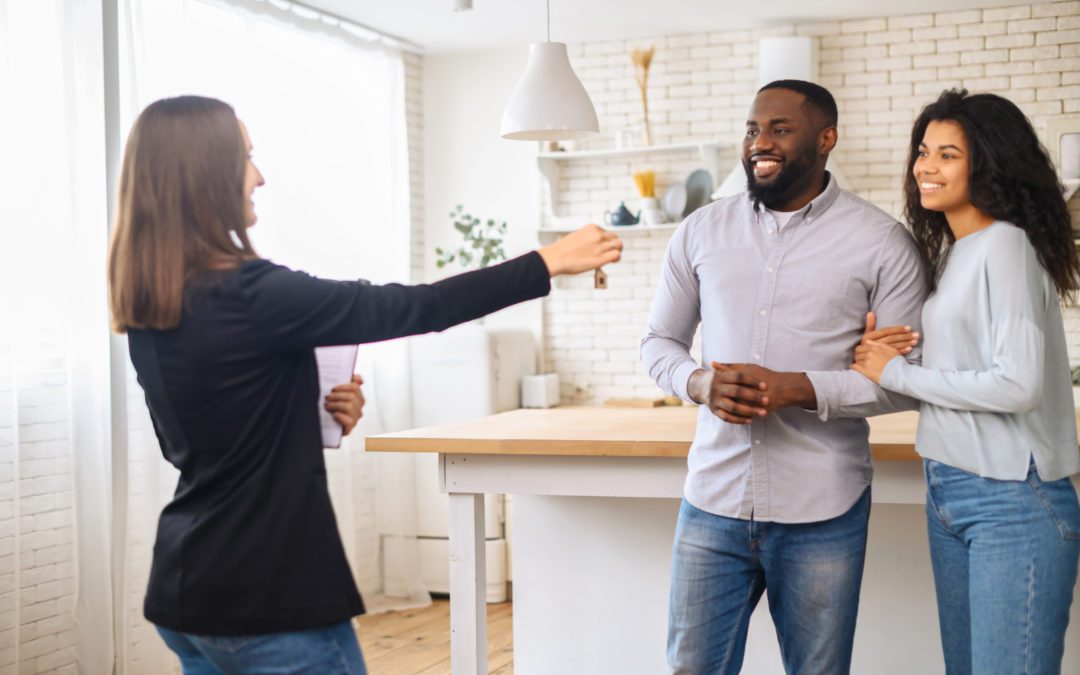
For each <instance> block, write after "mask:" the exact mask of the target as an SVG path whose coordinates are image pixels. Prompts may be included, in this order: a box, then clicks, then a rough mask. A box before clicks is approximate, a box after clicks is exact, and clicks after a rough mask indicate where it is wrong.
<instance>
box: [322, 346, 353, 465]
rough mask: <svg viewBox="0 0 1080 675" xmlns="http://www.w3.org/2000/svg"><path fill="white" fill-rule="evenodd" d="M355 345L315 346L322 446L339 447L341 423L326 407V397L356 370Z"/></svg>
mask: <svg viewBox="0 0 1080 675" xmlns="http://www.w3.org/2000/svg"><path fill="white" fill-rule="evenodd" d="M356 352H357V345H339V346H334V347H316V348H315V363H316V364H317V366H318V369H319V422H320V424H321V426H322V444H323V447H324V448H340V447H341V435H342V434H341V432H342V428H341V425H340V424H338V421H337V420H335V419H334V416H333V415H331V414H330V412H329V411H327V409H326V407H325V406H326V397H327V396H329V395H330V392H331V391H332V390H333V389H334V387H336V386H338V385H339V384H348V383H349V382H352V376H353V372H354V371H355V370H356Z"/></svg>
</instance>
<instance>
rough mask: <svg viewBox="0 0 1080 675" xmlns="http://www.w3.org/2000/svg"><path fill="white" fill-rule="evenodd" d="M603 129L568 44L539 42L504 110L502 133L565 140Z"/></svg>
mask: <svg viewBox="0 0 1080 675" xmlns="http://www.w3.org/2000/svg"><path fill="white" fill-rule="evenodd" d="M599 132H600V123H599V122H598V121H597V119H596V110H594V109H593V105H592V101H590V100H589V95H588V94H587V93H586V92H585V87H583V86H581V81H580V80H578V78H577V75H575V74H574V69H573V68H571V67H570V58H569V57H568V56H567V54H566V45H565V44H563V43H562V42H537V43H534V44H533V45H532V46H530V47H529V63H528V65H526V66H525V73H524V74H523V75H522V76H521V79H520V80H518V83H517V86H516V87H514V91H513V93H511V94H510V100H509V101H508V102H507V104H506V111H505V112H504V113H503V120H502V137H503V138H508V139H511V140H515V141H561V140H576V139H579V138H587V137H589V136H592V135H595V134H597V133H599Z"/></svg>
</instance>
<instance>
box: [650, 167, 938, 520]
mask: <svg viewBox="0 0 1080 675" xmlns="http://www.w3.org/2000/svg"><path fill="white" fill-rule="evenodd" d="M925 292H926V291H925V283H924V279H923V274H922V265H921V262H920V260H919V257H918V254H917V252H916V250H915V246H914V242H913V241H912V239H911V237H910V235H909V234H908V233H907V231H906V230H905V229H904V228H903V226H901V225H900V224H899V223H897V222H896V221H895V220H894V219H892V218H891V217H889V215H888V214H886V213H885V212H883V211H881V210H880V209H878V208H877V207H875V206H873V205H872V204H870V203H868V202H866V201H864V200H863V199H860V198H859V197H857V196H855V195H853V194H851V193H849V192H845V191H843V190H841V189H840V188H839V187H838V186H837V185H836V181H834V180H831V179H830V180H829V182H828V185H827V187H826V189H825V191H824V192H823V193H822V194H820V195H819V196H818V197H817V198H816V199H814V200H813V201H811V202H810V203H809V204H808V205H806V206H805V207H803V208H802V209H800V210H799V212H797V213H796V214H795V215H794V216H793V217H792V218H791V219H790V220H789V221H788V222H787V224H786V225H784V226H783V227H782V228H781V227H777V223H776V220H775V219H774V218H773V217H772V215H771V214H769V213H768V211H767V210H766V209H764V208H763V207H758V208H757V209H755V208H754V204H753V201H752V200H751V198H750V196H749V194H748V193H742V194H739V195H735V196H732V197H728V198H726V199H722V200H720V201H718V202H715V203H713V204H710V205H708V206H705V207H703V208H701V209H698V210H697V211H695V212H694V213H693V214H691V215H690V216H689V217H688V218H687V219H686V220H685V221H683V223H682V224H681V225H679V227H678V229H676V231H675V233H674V235H673V236H672V239H671V242H670V243H669V244H668V249H667V254H666V257H665V259H664V266H663V271H662V274H661V278H660V284H659V287H658V288H657V292H656V299H655V301H654V303H653V308H652V315H651V318H650V320H649V327H648V332H647V333H646V335H645V338H644V339H643V340H642V342H641V358H642V361H643V362H644V364H645V367H646V368H647V369H648V372H649V374H650V376H651V377H652V378H653V379H654V380H655V381H656V383H657V384H658V385H660V387H661V388H662V389H663V390H665V391H666V392H668V393H670V394H673V395H676V396H679V397H680V398H682V399H684V400H686V401H691V402H692V399H691V398H690V396H689V394H688V393H687V383H688V380H689V378H690V375H691V373H693V372H694V370H696V369H697V368H700V367H703V364H708V363H709V362H710V361H718V362H721V363H755V364H759V365H762V366H764V367H766V368H770V369H772V370H777V371H799V372H805V373H806V374H807V376H808V377H809V378H810V381H811V382H812V383H813V386H814V390H815V393H816V395H817V403H818V409H817V411H816V413H817V414H814V411H808V410H803V409H800V408H784V409H781V410H778V411H776V412H773V413H770V414H769V415H768V416H767V417H765V418H764V419H759V420H755V421H754V423H753V424H750V425H733V424H728V423H726V422H724V421H722V420H721V419H720V418H718V417H716V416H715V415H713V413H712V412H711V411H710V410H709V409H708V408H707V407H706V406H701V407H700V408H699V412H698V424H697V433H696V435H695V438H694V443H693V446H692V447H691V449H690V457H689V474H688V475H687V478H686V485H685V495H686V499H687V501H689V502H690V503H691V504H693V505H694V506H696V507H697V508H699V509H702V510H704V511H708V512H710V513H714V514H717V515H722V516H728V517H733V518H743V519H748V518H751V517H753V518H754V519H755V520H761V521H775V522H783V523H803V522H817V521H822V520H828V519H829V518H834V517H836V516H838V515H841V514H843V513H844V512H846V511H847V510H848V509H849V508H850V507H851V506H852V505H853V504H854V503H855V501H856V500H858V498H859V497H860V496H861V495H862V493H863V491H864V490H865V489H866V487H867V486H868V485H869V484H870V477H871V473H872V471H871V466H870V449H869V443H868V434H869V427H868V425H867V423H866V420H865V419H863V418H864V417H866V416H868V415H877V414H881V413H886V412H893V411H896V410H902V409H914V408H915V407H916V405H917V404H916V402H915V401H913V400H912V399H909V398H907V397H904V396H902V395H900V394H895V393H889V392H887V391H886V390H884V389H881V388H880V387H878V386H877V385H875V384H874V383H873V382H871V381H870V380H868V379H867V378H865V377H863V376H862V375H860V374H859V373H857V372H855V371H852V370H849V367H850V365H851V363H852V361H853V359H854V350H855V345H856V344H857V343H858V342H859V339H860V338H861V337H862V333H863V329H864V327H865V321H866V313H867V312H868V311H871V310H873V311H874V312H876V314H877V321H878V326H879V327H885V326H893V325H910V326H912V327H913V328H914V329H915V330H918V329H919V317H920V309H921V307H922V302H923V299H924V297H925ZM699 323H700V324H701V331H702V332H701V345H702V355H701V361H700V363H699V362H698V361H696V360H695V359H694V358H693V357H692V356H691V355H690V346H691V343H692V340H693V336H694V332H695V330H696V329H697V327H698V324H699ZM912 357H914V359H915V360H916V362H917V358H918V353H917V352H913V354H912Z"/></svg>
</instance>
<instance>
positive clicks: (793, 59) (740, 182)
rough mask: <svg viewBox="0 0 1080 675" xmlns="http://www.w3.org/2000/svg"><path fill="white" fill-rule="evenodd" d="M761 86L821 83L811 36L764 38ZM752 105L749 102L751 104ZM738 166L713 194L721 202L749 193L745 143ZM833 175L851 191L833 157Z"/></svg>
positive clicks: (739, 146)
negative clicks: (789, 81)
mask: <svg viewBox="0 0 1080 675" xmlns="http://www.w3.org/2000/svg"><path fill="white" fill-rule="evenodd" d="M758 63H759V64H760V68H758V83H757V88H758V89H760V88H761V87H763V86H765V85H766V84H768V83H770V82H775V81H776V80H805V81H807V82H817V78H818V47H817V43H816V41H815V40H814V38H811V37H775V38H763V39H762V40H761V42H759V43H758ZM747 105H749V102H748V103H747ZM735 157H736V158H737V159H736V160H735V166H734V167H733V168H732V169H731V171H730V172H729V173H728V175H727V177H726V178H725V179H724V180H723V181H722V182H721V183H720V186H719V187H717V188H716V190H715V191H713V194H712V198H713V199H720V198H721V197H728V196H730V195H734V194H738V193H740V192H744V191H745V190H746V171H745V170H744V169H743V165H742V143H741V142H739V143H737V144H736V145H735ZM827 168H828V170H829V173H830V174H832V177H833V179H835V180H836V182H837V183H839V185H840V187H842V188H844V189H850V186H851V184H850V183H849V182H848V179H847V176H845V175H844V172H843V171H842V170H841V169H840V167H839V166H837V162H836V160H835V159H834V158H833V157H830V158H829V162H828V164H827Z"/></svg>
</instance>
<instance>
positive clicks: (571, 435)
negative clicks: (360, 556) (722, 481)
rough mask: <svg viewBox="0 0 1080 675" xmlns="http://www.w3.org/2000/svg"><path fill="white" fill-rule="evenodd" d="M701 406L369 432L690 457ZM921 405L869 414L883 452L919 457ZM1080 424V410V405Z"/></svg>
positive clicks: (511, 416) (519, 414) (370, 443)
mask: <svg viewBox="0 0 1080 675" xmlns="http://www.w3.org/2000/svg"><path fill="white" fill-rule="evenodd" d="M697 411H698V408H697V406H679V407H663V408H592V407H566V408H561V407H560V408H548V409H546V410H535V409H522V410H512V411H510V412H505V413H500V414H498V415H492V416H490V417H484V418H481V419H476V420H469V421H466V422H459V423H454V424H442V425H438V426H431V427H425V428H422V429H411V430H409V431H400V432H397V433H392V434H382V435H380V436H369V437H368V438H367V440H366V449H367V450H368V451H369V452H444V453H458V454H502V455H579V456H589V455H591V456H609V457H685V456H686V455H687V453H689V451H690V444H691V442H692V441H693V440H694V428H695V427H696V425H697ZM917 420H918V413H915V412H902V413H894V414H892V415H881V416H879V417H872V418H870V420H869V422H870V450H871V452H872V453H873V457H874V459H876V460H907V461H914V460H918V459H919V456H918V455H917V454H915V426H916V422H917ZM1077 425H1078V426H1080V410H1078V411H1077Z"/></svg>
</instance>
